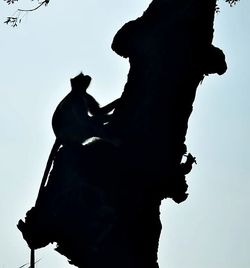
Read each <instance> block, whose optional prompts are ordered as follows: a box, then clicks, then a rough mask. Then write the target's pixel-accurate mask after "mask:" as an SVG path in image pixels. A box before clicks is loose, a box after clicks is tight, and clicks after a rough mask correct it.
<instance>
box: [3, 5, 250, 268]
mask: <svg viewBox="0 0 250 268" xmlns="http://www.w3.org/2000/svg"><path fill="white" fill-rule="evenodd" d="M19 2H20V5H21V4H22V7H30V4H32V2H29V1H19ZM220 2H221V3H220V6H221V12H220V13H219V14H218V15H217V16H216V23H215V38H214V44H215V45H217V46H219V47H220V48H222V49H223V50H224V52H225V54H226V57H227V63H228V71H227V73H226V74H225V75H223V76H222V77H219V76H216V75H212V76H210V77H209V78H206V79H205V80H204V82H203V84H202V85H201V86H200V87H199V89H198V92H197V98H196V100H195V104H194V111H193V113H192V115H191V118H190V121H189V129H188V135H187V145H188V150H189V151H190V152H191V153H192V154H193V155H195V156H196V157H197V162H198V165H197V166H195V167H194V169H193V171H192V173H191V174H190V175H189V176H188V181H189V194H190V195H189V198H188V200H187V201H186V202H185V203H183V204H180V205H177V204H175V203H173V201H171V200H167V201H164V202H163V205H162V223H163V232H162V237H161V244H160V252H159V261H160V266H161V268H201V267H202V268H236V267H238V268H249V267H250V254H249V248H250V231H249V226H250V215H249V211H250V180H249V163H250V156H249V152H250V145H249V137H250V93H249V77H250V71H249V62H250V53H249V48H250V33H249V27H250V16H249V14H250V2H249V1H246V0H245V1H244V0H242V1H240V3H239V4H238V5H237V6H235V7H234V8H229V7H228V5H225V4H224V3H222V0H220ZM149 3H150V1H149V0H106V1H103V0H102V1H100V0H99V1H97V0H75V1H74V4H72V2H71V1H60V2H59V1H55V0H51V2H50V4H49V5H48V6H47V7H46V8H42V9H40V10H39V11H37V12H36V13H32V14H28V15H27V16H25V17H24V18H23V21H22V23H21V24H20V25H19V26H18V27H17V28H11V27H8V26H6V25H5V24H3V23H1V21H2V22H3V21H4V19H5V17H7V16H8V15H12V13H14V11H15V9H16V8H17V7H20V5H19V6H18V5H16V6H14V7H13V6H8V5H7V4H6V3H5V2H4V1H3V0H0V31H1V47H0V48H1V49H0V59H1V60H0V74H1V79H0V103H1V104H0V120H1V132H0V143H1V144H0V148H1V150H0V161H1V165H0V178H1V186H0V198H1V201H0V212H1V230H0V268H18V267H19V266H21V265H23V264H25V263H26V262H28V261H29V249H28V247H27V245H26V243H25V241H24V240H23V239H22V236H21V233H20V232H19V231H18V230H17V228H16V223H17V222H18V220H19V219H20V218H23V217H24V215H25V213H26V211H27V210H28V209H30V208H31V206H33V205H34V202H35V200H36V195H37V192H38V189H39V185H40V181H41V177H42V173H43V169H44V166H45V163H46V160H47V157H48V154H49V151H50V148H51V146H52V144H53V141H54V136H53V132H52V129H51V124H50V121H51V116H52V114H53V111H54V109H55V107H56V105H57V103H58V102H59V101H60V100H61V98H62V97H63V96H65V94H67V92H68V91H69V88H70V84H69V79H70V78H71V77H73V76H75V75H77V74H78V73H79V72H80V71H83V72H84V73H86V74H89V75H91V76H92V78H93V81H92V84H91V88H90V89H89V92H90V93H92V94H93V95H94V96H95V97H96V98H97V99H98V100H99V102H100V103H101V104H106V103H107V102H109V101H111V100H113V99H115V98H116V97H119V96H120V94H121V92H122V89H123V86H124V83H125V81H126V76H127V72H128V68H129V65H128V62H127V61H126V60H125V59H122V58H120V57H119V56H118V55H116V54H115V53H113V52H112V50H111V48H110V45H111V42H112V37H113V36H114V34H115V33H116V31H117V30H118V29H119V28H120V27H121V26H122V25H123V24H124V23H125V22H127V21H129V20H131V19H134V18H137V17H138V16H139V15H141V14H142V12H143V10H145V8H146V7H147V6H148V4H149ZM25 5H26V6H25ZM53 247H54V246H49V247H47V248H45V249H41V250H38V251H37V258H41V260H40V262H39V263H38V265H37V267H38V268H52V267H53V268H55V267H60V268H69V267H71V266H70V265H69V264H68V263H67V260H66V258H64V257H63V256H60V255H59V254H58V253H56V252H54V250H53Z"/></svg>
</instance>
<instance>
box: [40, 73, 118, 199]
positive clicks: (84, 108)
mask: <svg viewBox="0 0 250 268" xmlns="http://www.w3.org/2000/svg"><path fill="white" fill-rule="evenodd" d="M90 82H91V77H90V76H89V75H84V74H83V73H80V74H79V75H77V76H76V77H74V78H71V79H70V83H71V91H70V92H69V93H68V94H67V95H66V97H64V99H63V100H62V101H61V102H60V103H59V104H58V106H57V107H56V109H55V112H54V114H53V116H52V128H53V131H54V134H55V136H56V140H55V142H54V144H53V147H52V149H51V152H50V155H49V157H48V161H47V164H46V167H45V171H44V174H43V178H42V181H41V185H40V189H39V193H38V197H37V200H39V196H40V194H41V191H42V189H43V187H44V186H45V185H46V182H47V178H48V175H49V172H50V169H51V166H52V163H53V160H54V158H55V155H56V153H57V151H58V150H59V148H60V147H61V146H62V145H77V144H78V145H79V144H82V143H83V142H84V141H86V140H87V139H89V138H91V137H99V138H103V139H105V140H107V141H109V138H108V135H107V133H105V129H104V124H105V123H108V122H109V121H110V119H111V117H112V115H111V114H109V113H110V112H111V111H112V110H114V109H115V107H116V106H117V105H118V103H119V99H116V100H114V101H112V102H111V103H109V104H107V105H106V106H104V107H100V105H99V103H98V102H97V101H96V100H95V98H94V97H93V96H91V95H90V94H88V93H87V92H86V91H87V88H88V87H89V85H90Z"/></svg>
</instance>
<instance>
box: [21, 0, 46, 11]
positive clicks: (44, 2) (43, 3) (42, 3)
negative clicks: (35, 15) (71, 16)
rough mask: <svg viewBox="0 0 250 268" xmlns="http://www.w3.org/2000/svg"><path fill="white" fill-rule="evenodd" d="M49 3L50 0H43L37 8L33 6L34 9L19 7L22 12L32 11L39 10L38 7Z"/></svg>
mask: <svg viewBox="0 0 250 268" xmlns="http://www.w3.org/2000/svg"><path fill="white" fill-rule="evenodd" d="M48 3H49V0H45V1H43V2H41V3H40V5H38V6H37V7H35V8H32V9H20V8H19V9H18V11H20V12H32V11H35V10H37V9H38V8H40V7H41V6H43V5H45V6H46V5H48Z"/></svg>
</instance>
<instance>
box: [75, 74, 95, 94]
mask: <svg viewBox="0 0 250 268" xmlns="http://www.w3.org/2000/svg"><path fill="white" fill-rule="evenodd" d="M90 82H91V77H90V76H89V75H84V74H83V73H80V74H78V75H77V76H76V77H74V78H71V79H70V83H71V88H72V90H80V91H82V90H84V91H85V92H86V90H87V88H88V86H89V84H90Z"/></svg>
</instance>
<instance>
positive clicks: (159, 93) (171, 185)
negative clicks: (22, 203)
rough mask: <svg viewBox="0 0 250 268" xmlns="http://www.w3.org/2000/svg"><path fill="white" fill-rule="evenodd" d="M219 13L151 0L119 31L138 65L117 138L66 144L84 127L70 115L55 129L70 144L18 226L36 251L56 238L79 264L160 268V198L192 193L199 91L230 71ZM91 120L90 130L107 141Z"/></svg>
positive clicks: (211, 5)
mask: <svg viewBox="0 0 250 268" xmlns="http://www.w3.org/2000/svg"><path fill="white" fill-rule="evenodd" d="M215 11H216V0H202V1H201V0H153V1H152V3H151V4H150V5H149V7H148V9H147V10H146V11H145V12H144V13H143V15H142V16H141V17H140V18H138V19H136V20H134V21H131V22H128V23H126V24H125V25H124V26H123V27H122V28H121V29H120V30H119V31H118V33H117V34H116V35H115V37H114V40H113V43H112V49H113V50H114V51H115V52H116V53H117V54H119V55H120V56H122V57H125V58H128V59H129V62H130V71H129V74H128V79H127V83H126V85H125V87H124V92H123V93H122V96H121V98H120V99H119V101H118V102H115V105H116V106H115V110H114V112H113V115H112V117H111V118H110V120H109V122H107V124H105V126H102V123H101V131H104V132H105V133H107V135H108V137H109V138H110V140H111V141H112V139H115V140H116V139H117V140H119V142H118V143H116V142H110V140H109V139H106V138H104V139H98V140H95V141H93V142H91V143H88V144H85V145H81V144H79V142H77V143H74V144H73V143H72V142H68V140H71V138H72V137H77V138H74V139H75V140H79V138H78V137H80V140H79V141H81V137H82V136H81V135H82V134H81V131H78V128H77V127H76V128H75V127H74V126H72V127H71V124H73V125H74V124H75V123H74V121H71V119H70V120H69V122H68V123H66V124H65V121H63V122H62V123H60V124H61V125H60V127H59V128H58V129H56V130H55V134H56V135H57V131H58V130H59V132H60V131H61V129H64V128H65V127H66V129H65V132H64V131H63V132H62V133H63V134H62V139H63V137H67V138H66V140H67V142H65V144H64V145H63V146H62V148H61V149H60V150H59V151H58V152H57V153H56V155H55V158H54V162H53V163H54V165H53V169H52V171H51V173H50V176H49V179H48V183H47V185H46V187H43V188H42V191H41V194H40V196H39V202H37V203H36V206H35V207H34V208H32V209H31V210H30V211H29V212H28V213H27V215H26V218H25V222H23V221H19V224H18V228H19V229H20V230H21V231H22V233H23V236H24V238H25V240H26V241H27V243H28V245H29V246H30V248H31V249H36V248H39V247H43V246H46V245H47V244H48V243H50V242H56V243H57V251H58V252H60V253H61V254H63V255H65V256H66V257H67V258H68V259H69V260H70V262H71V263H72V264H74V265H76V266H78V267H80V268H83V267H84V268H95V267H100V266H102V267H110V268H115V267H121V268H156V267H158V264H157V250H158V243H159V236H160V232H161V222H160V218H159V207H160V204H161V200H162V199H164V198H172V199H173V200H174V201H175V202H177V203H180V202H183V201H184V200H186V198H187V196H188V194H187V188H188V186H187V183H186V180H185V175H186V174H188V173H189V172H190V171H191V169H192V165H193V163H194V162H195V158H194V157H193V156H192V155H191V154H188V155H187V160H186V162H185V163H182V158H183V156H185V155H186V153H187V148H186V145H185V136H186V132H187V127H188V119H189V116H190V114H191V112H192V109H193V107H192V105H193V101H194V99H195V94H196V89H197V87H198V85H199V83H200V82H201V81H202V80H203V78H204V76H205V75H209V74H211V73H217V74H220V75H221V74H223V73H224V72H225V71H226V69H227V66H226V62H225V56H224V54H223V52H222V51H221V50H220V49H219V48H216V47H214V46H213V45H212V39H213V32H214V31H213V21H214V13H215ZM78 78H79V79H80V78H81V77H78ZM72 86H73V84H72ZM87 86H88V85H87ZM87 86H86V87H87ZM90 98H91V97H90ZM86 100H87V98H86ZM87 102H89V100H87ZM89 103H90V102H89ZM93 106H94V107H98V106H97V105H96V104H94V105H93ZM111 106H112V105H111ZM79 107H80V105H79ZM85 107H86V106H85ZM108 107H109V106H108ZM112 107H113V106H112ZM58 109H60V105H59V108H58ZM73 109H75V106H74V108H73ZM80 109H82V108H79V111H80ZM88 109H89V111H90V112H91V110H90V109H92V110H93V107H91V108H90V106H89V107H88ZM88 109H86V108H85V109H84V111H85V112H86V111H87V110H88ZM94 110H95V108H94ZM108 110H109V109H108ZM97 111H100V110H99V108H97ZM104 111H105V112H104V115H105V116H106V110H105V109H104ZM98 113H99V112H98ZM98 113H97V114H96V115H95V116H97V118H98V116H99V114H98ZM93 114H95V113H93ZM86 116H87V115H86ZM95 116H94V117H95ZM70 118H71V116H70ZM101 118H102V113H101ZM87 119H88V120H92V119H94V118H88V117H87ZM54 120H56V121H57V120H59V119H56V118H54V119H53V121H54ZM77 120H78V119H77ZM81 120H83V119H81V118H80V119H79V122H81ZM98 120H99V119H98ZM59 121H60V120H59ZM77 122H78V121H77ZM84 122H85V121H83V124H84V127H83V129H82V131H83V132H84V133H90V134H87V136H89V135H90V136H91V135H92V136H95V135H97V136H99V137H101V134H93V133H94V132H93V130H92V126H91V124H90V125H87V126H86V124H85V123H84ZM98 122H99V121H98ZM101 122H103V121H102V120H101ZM53 125H54V129H55V124H54V123H53ZM68 126H70V127H68ZM76 126H78V123H77V124H76ZM71 129H76V131H77V132H75V131H74V133H72V132H71ZM65 133H66V134H65ZM75 135H76V136H75ZM78 135H79V136H78ZM84 139H85V138H84Z"/></svg>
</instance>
